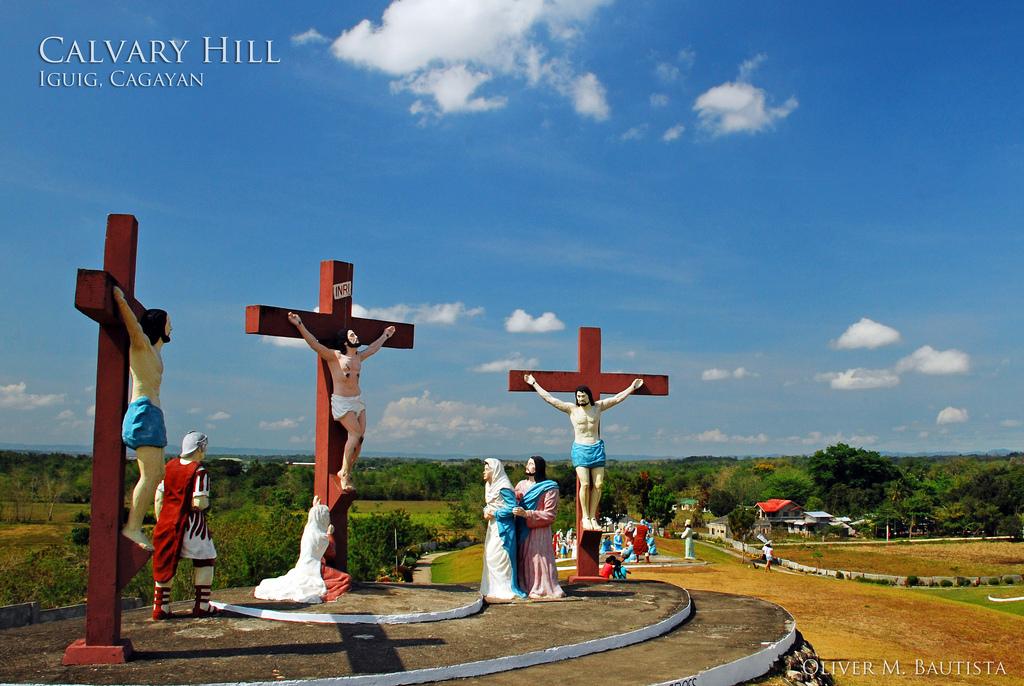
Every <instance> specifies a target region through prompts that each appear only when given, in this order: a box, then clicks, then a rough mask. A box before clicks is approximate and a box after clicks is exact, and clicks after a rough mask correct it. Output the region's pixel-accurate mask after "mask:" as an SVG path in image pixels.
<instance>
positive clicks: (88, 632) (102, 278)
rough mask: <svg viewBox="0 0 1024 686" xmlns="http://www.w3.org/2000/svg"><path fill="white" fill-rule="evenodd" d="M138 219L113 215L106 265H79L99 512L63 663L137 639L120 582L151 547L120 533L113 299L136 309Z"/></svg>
mask: <svg viewBox="0 0 1024 686" xmlns="http://www.w3.org/2000/svg"><path fill="white" fill-rule="evenodd" d="M138 242H139V223H138V221H136V220H135V217H133V216H132V215H130V214H111V215H109V216H108V217H107V236H106V242H105V244H104V248H103V270H102V271H99V270H92V269H79V270H78V284H77V287H76V289H75V307H76V308H77V309H78V310H79V311H81V312H82V313H83V314H85V315H86V316H87V317H89V318H90V319H94V320H96V321H97V322H99V325H100V336H99V350H98V353H97V356H96V415H95V419H94V426H93V440H92V505H91V507H92V514H91V517H90V525H89V585H88V599H89V602H88V604H87V606H86V612H85V638H84V639H78V640H77V641H75V642H74V643H72V644H71V645H70V646H68V649H67V650H66V651H65V653H64V660H63V662H64V664H66V665H81V664H109V663H115V662H124V661H125V660H127V659H128V658H129V657H130V656H131V653H132V644H131V641H130V640H128V639H124V638H121V589H123V588H124V587H125V586H126V585H127V584H128V582H129V581H131V579H132V577H133V576H135V574H136V573H137V572H138V571H139V570H140V569H141V568H142V567H143V566H144V565H145V564H146V561H147V560H148V559H149V557H150V555H151V553H150V552H149V551H146V550H144V549H142V548H141V547H139V546H138V545H137V544H135V543H134V542H133V541H130V540H129V539H127V538H125V537H124V536H122V535H121V513H122V510H123V509H124V465H125V447H124V443H122V442H121V420H122V418H123V417H124V413H125V410H127V408H128V397H129V396H128V349H129V340H128V331H127V329H126V328H125V325H124V322H122V321H121V317H120V315H119V314H118V311H117V306H116V304H115V302H114V286H120V287H121V290H122V291H124V297H125V299H126V300H127V301H128V304H129V305H130V306H131V308H132V310H134V311H135V314H136V316H141V315H142V313H143V312H144V311H145V308H144V307H143V306H142V305H140V304H139V303H138V301H136V300H135V297H134V292H135V256H136V254H137V251H138Z"/></svg>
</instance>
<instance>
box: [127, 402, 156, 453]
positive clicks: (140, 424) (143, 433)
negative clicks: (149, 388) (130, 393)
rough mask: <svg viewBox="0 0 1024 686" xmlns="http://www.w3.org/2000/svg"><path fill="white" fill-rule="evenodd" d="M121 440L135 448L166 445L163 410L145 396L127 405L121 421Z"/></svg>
mask: <svg viewBox="0 0 1024 686" xmlns="http://www.w3.org/2000/svg"><path fill="white" fill-rule="evenodd" d="M121 440H122V441H124V444H125V445H126V446H128V447H129V448H131V449H132V450H135V449H136V448H139V447H140V446H152V447H154V448H163V447H164V446H165V445H167V429H166V428H165V427H164V412H163V410H161V409H160V408H159V407H157V406H156V405H154V404H153V402H152V401H151V400H150V399H149V398H148V397H146V396H142V397H141V398H139V399H138V400H136V401H134V402H133V403H132V404H130V405H129V406H128V411H127V412H125V413H124V422H122V423H121Z"/></svg>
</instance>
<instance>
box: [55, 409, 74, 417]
mask: <svg viewBox="0 0 1024 686" xmlns="http://www.w3.org/2000/svg"><path fill="white" fill-rule="evenodd" d="M74 418H75V413H74V412H72V411H71V410H63V411H62V412H61V413H60V414H58V415H57V419H74Z"/></svg>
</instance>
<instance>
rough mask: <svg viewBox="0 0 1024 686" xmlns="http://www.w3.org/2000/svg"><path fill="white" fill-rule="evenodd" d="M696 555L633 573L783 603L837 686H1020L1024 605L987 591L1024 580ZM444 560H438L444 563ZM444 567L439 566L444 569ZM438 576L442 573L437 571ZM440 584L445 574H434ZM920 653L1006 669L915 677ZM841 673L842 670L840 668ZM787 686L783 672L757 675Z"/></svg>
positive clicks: (672, 546) (475, 558) (460, 572)
mask: <svg viewBox="0 0 1024 686" xmlns="http://www.w3.org/2000/svg"><path fill="white" fill-rule="evenodd" d="M658 548H659V549H660V550H663V551H664V552H665V553H666V554H669V555H672V556H681V555H682V542H681V541H677V540H668V539H659V540H658ZM696 552H697V557H698V558H700V559H702V560H705V561H707V562H709V563H710V564H708V565H706V566H698V567H687V568H650V569H643V568H642V566H641V567H636V568H634V569H633V570H632V574H631V577H630V578H632V579H655V580H659V581H665V582H668V583H672V584H676V585H678V586H682V587H684V588H692V589H702V590H709V591H719V592H724V593H736V594H741V595H750V596H756V597H760V598H764V599H765V600H768V601H771V602H773V603H777V604H779V605H781V606H782V607H785V608H786V609H787V610H789V611H790V613H792V614H793V616H794V617H795V618H796V621H797V626H798V628H799V629H800V630H801V631H802V632H803V634H804V636H805V637H806V638H807V640H809V641H810V642H811V643H812V644H813V645H814V647H815V649H816V650H817V651H818V654H819V655H820V656H821V657H822V658H823V659H824V660H825V662H826V667H828V665H829V664H830V663H831V662H833V661H834V662H835V663H836V664H839V665H846V666H847V667H848V670H849V671H848V673H847V674H846V675H838V674H837V675H836V683H838V684H840V686H845V685H847V684H856V685H858V686H859V685H861V684H866V685H876V684H877V685H879V686H883V685H884V686H888V685H889V684H896V685H897V686H903V685H904V684H905V685H907V686H951V685H953V684H971V685H977V686H1002V685H1004V684H1005V685H1008V686H1009V685H1012V686H1024V654H1022V652H1021V650H1020V641H1021V638H1020V637H1021V635H1022V633H1024V616H1022V613H1024V602H1021V603H991V602H989V601H988V600H987V596H988V595H989V594H990V593H991V594H992V595H993V596H1017V595H1024V586H996V587H985V588H966V589H948V590H947V589H942V590H912V589H904V588H891V587H882V586H873V585H868V584H859V583H855V582H850V581H838V580H835V579H829V578H823V577H815V576H807V575H803V574H792V573H786V572H780V571H776V572H772V573H766V572H764V571H763V570H761V569H754V568H753V567H752V566H751V565H750V564H749V563H748V562H746V561H744V560H740V559H738V558H736V557H734V556H732V555H730V554H729V553H728V552H726V551H724V550H721V549H719V548H715V547H712V546H710V545H707V544H704V543H702V542H698V543H697V549H696ZM482 554H483V550H482V547H481V546H474V547H473V548H467V549H466V550H463V551H459V552H456V553H451V554H449V555H447V556H444V557H441V558H438V560H437V561H435V563H434V569H435V574H436V573H437V572H438V571H440V573H441V575H442V576H443V578H444V579H445V580H447V581H451V582H470V583H476V582H478V581H479V578H480V569H481V565H482V563H483V561H482ZM439 562H440V563H441V564H440V565H438V563H439ZM439 568H440V569H439ZM435 579H436V577H435ZM438 581H440V580H438ZM883 660H887V661H888V662H889V663H892V662H893V661H895V660H899V661H900V664H901V666H902V668H903V669H904V671H905V673H904V674H903V675H901V676H899V677H895V676H892V675H884V674H881V670H880V669H879V670H878V671H879V674H877V675H870V674H867V675H853V674H852V667H850V666H849V665H850V664H851V663H852V661H872V662H873V663H874V664H875V665H881V664H882V661H883ZM915 660H922V661H924V664H925V665H928V664H929V663H932V662H935V663H936V664H939V663H940V662H943V661H944V662H945V663H946V664H948V663H949V662H950V661H954V660H968V661H971V662H984V661H986V660H991V661H993V662H1001V663H1002V666H1003V669H1004V670H1005V671H1006V675H1005V676H1003V675H988V674H981V675H962V676H956V675H953V676H936V675H935V674H931V675H929V674H922V675H920V676H918V675H915V673H914V669H915ZM836 669H837V670H838V669H839V668H836ZM758 683H760V684H762V685H763V686H777V685H781V684H784V683H786V682H784V681H783V680H782V679H781V678H779V677H774V678H771V679H767V680H763V681H761V682H758Z"/></svg>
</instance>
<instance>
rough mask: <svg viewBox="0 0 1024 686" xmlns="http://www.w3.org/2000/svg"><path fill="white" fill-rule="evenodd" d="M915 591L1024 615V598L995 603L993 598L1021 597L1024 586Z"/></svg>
mask: <svg viewBox="0 0 1024 686" xmlns="http://www.w3.org/2000/svg"><path fill="white" fill-rule="evenodd" d="M912 592H913V593H924V594H925V595H927V596H929V597H931V598H942V599H943V600H948V601H950V602H954V603H967V604H968V605H977V606H979V607H984V608H988V609H990V610H998V611H1000V612H1006V613H1008V614H1011V615H1017V616H1018V617H1024V600H1020V601H1017V602H1015V603H993V602H992V601H991V600H989V599H988V597H989V596H992V597H993V598H1020V597H1022V596H1024V586H978V587H973V588H972V587H969V588H937V589H928V590H924V589H921V590H918V589H914V590H913V591H912Z"/></svg>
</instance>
